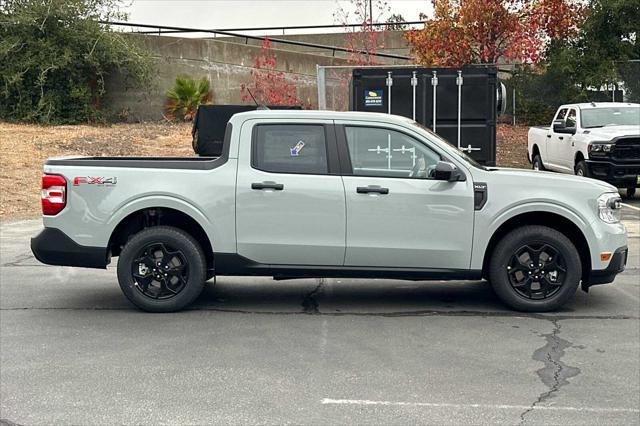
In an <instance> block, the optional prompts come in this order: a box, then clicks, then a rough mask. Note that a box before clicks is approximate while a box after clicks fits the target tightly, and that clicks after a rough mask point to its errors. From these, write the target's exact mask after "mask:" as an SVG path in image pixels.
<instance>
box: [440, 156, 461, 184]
mask: <svg viewBox="0 0 640 426" xmlns="http://www.w3.org/2000/svg"><path fill="white" fill-rule="evenodd" d="M433 178H434V179H435V180H446V181H447V182H458V181H463V180H464V175H463V174H462V173H461V172H460V170H459V169H458V168H457V167H456V165H455V164H453V163H450V162H448V161H438V163H437V164H436V168H435V171H434V174H433Z"/></svg>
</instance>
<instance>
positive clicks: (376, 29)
mask: <svg viewBox="0 0 640 426" xmlns="http://www.w3.org/2000/svg"><path fill="white" fill-rule="evenodd" d="M388 12H390V8H389V6H388V5H387V2H386V1H383V0H367V1H365V0H351V1H350V2H349V3H348V5H346V6H345V7H342V6H340V7H338V10H336V12H334V14H333V19H334V21H336V22H338V23H340V24H342V25H344V26H345V27H344V40H345V43H344V47H345V48H346V49H347V50H348V54H347V55H348V56H347V62H348V63H349V64H352V65H377V64H378V60H377V57H376V56H375V53H377V52H378V50H379V49H382V48H384V39H385V37H386V35H387V30H386V28H387V27H386V26H376V25H375V22H379V21H381V20H383V18H384V15H385V14H386V13H388ZM370 14H373V15H374V16H370ZM352 16H353V18H352ZM352 20H353V21H354V22H355V23H357V24H360V25H359V26H357V27H349V26H347V24H350V23H351V21H352Z"/></svg>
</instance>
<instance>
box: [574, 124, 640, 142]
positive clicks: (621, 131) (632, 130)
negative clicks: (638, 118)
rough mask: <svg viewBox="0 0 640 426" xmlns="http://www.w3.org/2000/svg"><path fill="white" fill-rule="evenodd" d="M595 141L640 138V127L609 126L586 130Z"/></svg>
mask: <svg viewBox="0 0 640 426" xmlns="http://www.w3.org/2000/svg"><path fill="white" fill-rule="evenodd" d="M584 131H589V133H587V134H588V135H589V136H590V137H591V138H592V139H593V140H602V141H610V140H611V139H613V138H617V137H620V136H640V125H638V126H609V127H596V128H593V129H585V130H584Z"/></svg>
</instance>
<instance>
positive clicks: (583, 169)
mask: <svg viewBox="0 0 640 426" xmlns="http://www.w3.org/2000/svg"><path fill="white" fill-rule="evenodd" d="M575 172H576V176H583V177H590V176H589V169H588V168H587V163H586V162H585V161H584V160H581V161H578V164H576V168H575Z"/></svg>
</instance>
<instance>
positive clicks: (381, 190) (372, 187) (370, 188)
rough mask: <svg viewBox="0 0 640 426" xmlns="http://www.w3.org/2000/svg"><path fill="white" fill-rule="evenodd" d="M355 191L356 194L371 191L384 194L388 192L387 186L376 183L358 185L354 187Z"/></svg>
mask: <svg viewBox="0 0 640 426" xmlns="http://www.w3.org/2000/svg"><path fill="white" fill-rule="evenodd" d="M356 192H357V193H358V194H369V193H372V192H373V193H378V194H383V195H386V194H388V193H389V188H382V187H380V186H377V185H369V186H359V187H358V188H356Z"/></svg>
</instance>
